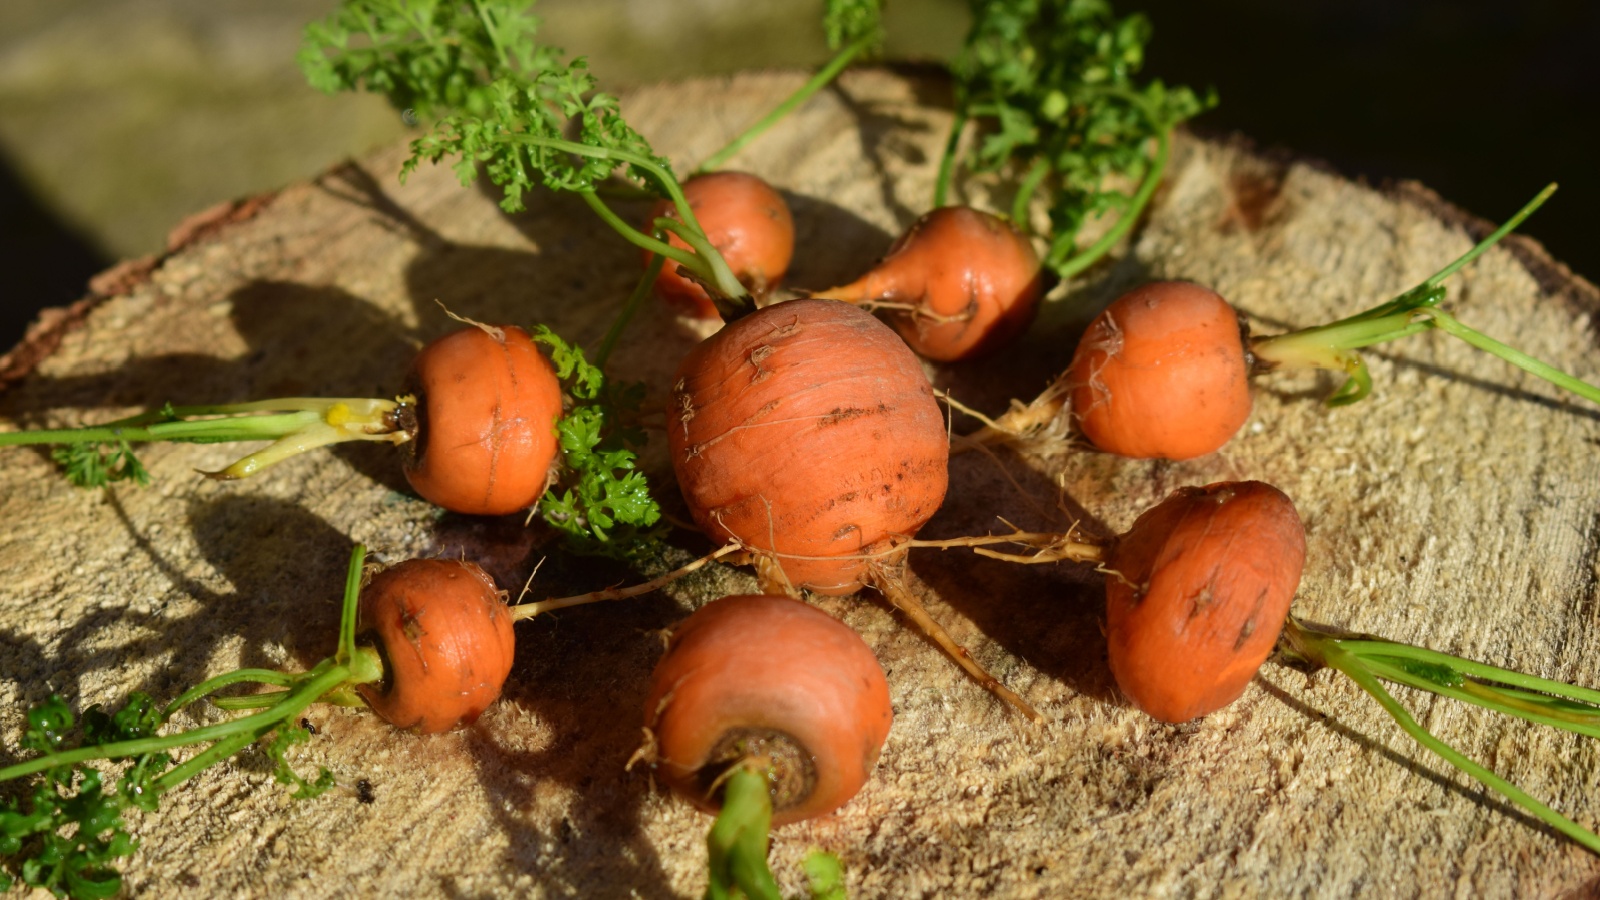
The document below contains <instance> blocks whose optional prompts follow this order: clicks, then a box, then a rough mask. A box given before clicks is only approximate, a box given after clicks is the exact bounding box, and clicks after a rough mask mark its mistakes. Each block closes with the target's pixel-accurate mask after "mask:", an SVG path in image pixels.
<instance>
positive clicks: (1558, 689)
mask: <svg viewBox="0 0 1600 900" xmlns="http://www.w3.org/2000/svg"><path fill="white" fill-rule="evenodd" d="M1302 630H1303V629H1302ZM1338 641H1339V646H1341V647H1343V648H1344V649H1345V650H1346V651H1347V652H1349V653H1351V654H1354V655H1355V656H1357V657H1361V658H1366V657H1370V656H1387V657H1392V658H1395V659H1410V660H1415V661H1417V662H1420V663H1425V664H1428V665H1435V666H1447V667H1450V668H1452V669H1455V670H1456V671H1458V672H1460V673H1461V674H1463V675H1467V676H1470V677H1472V678H1481V679H1484V680H1486V681H1497V682H1500V683H1501V684H1509V685H1513V686H1516V687H1520V688H1524V689H1526V690H1530V691H1541V692H1543V693H1546V694H1554V695H1555V696H1557V697H1566V698H1568V699H1571V700H1576V701H1579V702H1581V703H1591V704H1596V705H1600V691H1596V690H1591V689H1589V688H1585V687H1579V686H1577V685H1573V684H1567V683H1565V682H1561V681H1551V680H1550V679H1548V678H1539V677H1537V676H1535V675H1528V674H1525V673H1522V672H1516V671H1513V670H1511V669H1502V668H1500V667H1499V666H1491V665H1489V664H1487V663H1480V662H1474V661H1473V660H1470V659H1462V658H1461V657H1459V656H1451V655H1450V654H1448V653H1440V652H1439V651H1437V650H1429V649H1427V648H1425V647H1417V646H1414V645H1412V644H1401V643H1398V642H1396V641H1389V640H1384V639H1382V638H1365V637H1360V638H1346V637H1341V638H1338Z"/></svg>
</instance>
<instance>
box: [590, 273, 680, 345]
mask: <svg viewBox="0 0 1600 900" xmlns="http://www.w3.org/2000/svg"><path fill="white" fill-rule="evenodd" d="M666 262H667V258H666V257H664V256H661V255H660V254H657V255H655V256H652V257H650V264H649V265H647V266H645V269H644V276H643V277H642V278H640V279H639V283H638V284H636V285H634V286H633V293H631V294H629V295H628V302H627V303H624V304H623V305H622V311H621V312H619V313H617V318H616V321H614V322H612V323H611V327H610V328H609V329H608V330H607V331H606V336H605V338H604V339H603V340H602V341H601V342H600V349H599V351H597V352H596V353H595V355H594V364H595V366H596V367H597V368H599V369H604V368H605V367H606V360H607V359H610V358H611V351H612V350H615V349H616V348H617V341H618V340H619V339H620V338H621V337H622V330H623V329H624V328H626V327H627V326H628V323H629V322H630V321H632V320H633V316H634V314H635V313H637V312H638V311H639V307H640V306H642V305H643V304H644V301H645V298H647V297H649V296H650V292H651V291H652V290H654V289H655V285H656V278H657V277H658V276H660V274H661V267H662V266H663V265H665V264H666Z"/></svg>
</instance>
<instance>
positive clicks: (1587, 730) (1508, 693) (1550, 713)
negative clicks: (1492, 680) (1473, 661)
mask: <svg viewBox="0 0 1600 900" xmlns="http://www.w3.org/2000/svg"><path fill="white" fill-rule="evenodd" d="M1357 658H1358V659H1360V661H1361V664H1362V666H1364V667H1365V668H1366V669H1367V670H1368V671H1369V672H1371V673H1372V674H1373V675H1375V676H1377V677H1379V678H1382V679H1383V680H1385V681H1391V682H1394V683H1395V684H1403V685H1405V686H1407V687H1411V688H1416V689H1417V690H1422V691H1428V692H1430V693H1434V694H1438V695H1439V696H1441V697H1449V698H1451V699H1452V700H1460V701H1461V702H1463V703H1471V704H1473V705H1475V706H1481V707H1483V708H1484V709H1491V710H1494V711H1495V712H1498V713H1502V714H1504V715H1508V716H1516V717H1517V718H1519V719H1526V720H1527V721H1529V722H1533V723H1535V724H1538V725H1548V726H1550V727H1552V728H1559V729H1561V730H1563V731H1570V732H1573V733H1574V734H1581V735H1583V736H1585V737H1592V738H1600V709H1596V708H1594V707H1590V706H1580V705H1576V704H1571V705H1569V707H1567V708H1562V707H1560V706H1557V705H1556V704H1559V703H1564V702H1566V701H1561V700H1558V699H1556V698H1553V697H1541V696H1538V695H1530V694H1526V693H1524V692H1521V691H1516V690H1513V689H1509V688H1497V687H1493V686H1491V685H1484V684H1479V683H1478V682H1476V681H1469V680H1466V679H1461V680H1459V681H1456V682H1454V683H1451V682H1448V681H1440V680H1439V679H1438V678H1436V677H1432V676H1431V675H1430V674H1429V673H1426V672H1417V671H1415V670H1414V669H1412V668H1409V667H1407V666H1405V665H1403V664H1398V665H1397V664H1395V663H1392V662H1390V661H1388V660H1386V659H1384V658H1383V657H1357Z"/></svg>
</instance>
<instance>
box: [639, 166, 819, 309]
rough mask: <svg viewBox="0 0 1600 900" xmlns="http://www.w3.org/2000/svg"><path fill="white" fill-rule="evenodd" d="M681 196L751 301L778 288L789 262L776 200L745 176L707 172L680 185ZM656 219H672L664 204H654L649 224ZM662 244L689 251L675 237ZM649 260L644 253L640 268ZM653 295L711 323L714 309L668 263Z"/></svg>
mask: <svg viewBox="0 0 1600 900" xmlns="http://www.w3.org/2000/svg"><path fill="white" fill-rule="evenodd" d="M683 196H684V199H685V200H687V201H689V208H690V209H692V210H694V217H695V219H697V220H698V221H699V222H700V227H701V229H703V230H704V231H705V233H706V237H707V238H708V239H709V240H710V241H711V246H713V247H715V248H717V252H718V253H721V254H722V258H723V259H724V260H726V261H727V263H728V268H730V269H732V270H733V275H734V277H735V278H737V279H739V283H740V284H743V285H744V286H745V287H746V288H747V289H749V291H750V293H751V295H752V296H753V297H754V298H755V299H756V300H757V301H760V300H762V299H765V297H766V296H767V294H769V293H771V292H772V291H774V290H776V289H777V288H778V285H779V284H781V283H782V281H783V276H784V275H785V274H786V273H787V272H788V271H789V261H790V260H791V259H793V258H794V218H793V217H792V216H791V215H790V214H789V204H787V203H785V202H783V197H782V195H780V194H779V193H778V192H777V191H776V190H773V188H772V186H771V185H769V184H767V183H766V182H765V181H763V180H761V179H760V178H758V177H756V176H754V175H750V174H747V173H745V172H710V173H707V174H705V175H696V176H695V177H693V178H691V179H689V180H688V181H686V182H684V184H683ZM661 216H668V217H670V218H673V219H676V218H678V215H677V212H676V211H675V209H674V207H673V205H672V203H671V202H670V201H668V200H665V199H663V200H660V201H658V202H657V203H656V205H655V206H654V207H653V208H652V209H651V210H650V220H651V221H654V220H655V219H657V218H659V217H661ZM648 230H649V229H648V228H647V229H646V231H648ZM667 241H668V243H670V244H671V245H672V246H674V247H681V248H683V249H685V250H687V249H689V245H688V244H686V243H684V241H683V239H682V238H680V237H678V236H677V235H675V234H669V235H667ZM650 257H651V254H650V253H645V255H644V261H645V264H646V265H649V263H650ZM656 294H657V295H659V296H660V297H661V298H662V299H663V300H665V301H667V303H668V305H670V306H672V307H673V308H674V309H676V310H677V311H678V312H681V313H683V314H685V315H688V316H693V317H695V318H697V319H715V318H717V308H716V306H714V305H713V304H712V302H711V296H710V295H709V294H707V293H706V289H705V288H704V287H702V286H701V285H700V283H699V282H697V281H695V280H694V279H692V278H686V277H684V276H683V275H679V274H678V266H677V264H675V263H673V262H671V261H670V260H669V261H668V262H667V264H666V265H664V266H662V267H661V274H660V275H658V276H656Z"/></svg>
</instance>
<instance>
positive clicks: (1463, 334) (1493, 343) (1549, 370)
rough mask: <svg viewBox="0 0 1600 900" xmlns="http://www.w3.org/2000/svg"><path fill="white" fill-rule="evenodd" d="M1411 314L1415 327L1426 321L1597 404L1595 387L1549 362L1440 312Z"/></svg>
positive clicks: (1599, 391)
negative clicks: (1416, 321) (1415, 323)
mask: <svg viewBox="0 0 1600 900" xmlns="http://www.w3.org/2000/svg"><path fill="white" fill-rule="evenodd" d="M1415 315H1416V317H1417V319H1418V322H1419V324H1420V323H1421V322H1427V323H1429V324H1431V325H1432V326H1433V327H1435V328H1437V329H1439V330H1440V331H1443V332H1444V333H1445V334H1449V335H1454V336H1455V337H1458V338H1460V339H1462V340H1463V341H1466V342H1467V343H1469V344H1471V345H1472V346H1474V347H1477V348H1478V349H1479V350H1485V351H1488V352H1489V353H1492V354H1494V355H1495V356H1498V357H1500V358H1501V359H1503V360H1505V361H1506V362H1508V363H1511V364H1512V365H1513V366H1516V367H1517V368H1519V369H1522V370H1523V371H1525V372H1528V373H1530V374H1533V375H1537V376H1538V377H1540V378H1543V379H1544V380H1545V381H1548V382H1550V383H1551V384H1553V385H1555V386H1556V387H1561V388H1566V389H1567V390H1568V391H1571V392H1572V393H1574V394H1577V395H1578V396H1580V397H1582V398H1584V399H1585V400H1588V401H1589V402H1591V403H1600V387H1596V386H1595V385H1592V384H1590V383H1589V382H1587V381H1584V380H1583V379H1581V378H1574V377H1573V376H1571V375H1568V374H1567V373H1565V372H1563V371H1561V370H1560V369H1557V368H1556V367H1554V366H1552V365H1550V364H1549V363H1546V362H1543V361H1541V360H1538V359H1534V358H1533V357H1531V356H1529V355H1528V354H1526V353H1523V352H1522V351H1521V350H1517V349H1515V348H1513V347H1509V346H1507V345H1505V344H1502V343H1500V342H1499V341H1497V340H1495V339H1494V338H1492V337H1489V336H1488V335H1486V334H1484V333H1482V332H1480V331H1476V330H1474V329H1472V328H1468V327H1467V326H1465V325H1463V324H1461V322H1460V321H1458V320H1457V319H1456V317H1455V316H1452V315H1450V314H1449V313H1447V312H1445V311H1444V310H1442V309H1429V310H1419V311H1418V312H1417V313H1416V314H1415ZM1424 317H1425V318H1424Z"/></svg>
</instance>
